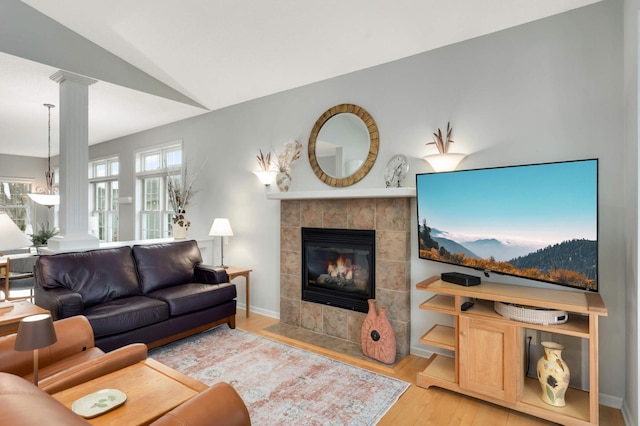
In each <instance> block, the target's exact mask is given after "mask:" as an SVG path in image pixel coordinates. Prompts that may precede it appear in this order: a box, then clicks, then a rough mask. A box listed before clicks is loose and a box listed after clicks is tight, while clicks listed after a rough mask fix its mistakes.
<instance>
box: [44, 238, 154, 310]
mask: <svg viewBox="0 0 640 426" xmlns="http://www.w3.org/2000/svg"><path fill="white" fill-rule="evenodd" d="M36 270H37V273H38V275H39V276H40V279H41V280H42V281H41V282H42V285H43V286H44V287H47V288H55V287H65V288H68V289H70V290H72V291H75V292H77V293H80V294H81V295H82V300H83V304H84V306H85V307H89V306H93V305H96V304H99V303H104V302H109V301H111V300H114V299H119V298H122V297H130V296H138V295H141V294H142V292H141V290H140V287H139V286H138V277H137V276H136V269H135V265H134V263H133V258H132V257H131V248H130V247H119V248H112V249H100V250H89V251H84V252H77V253H61V254H54V255H50V256H40V257H39V258H38V260H37V262H36Z"/></svg>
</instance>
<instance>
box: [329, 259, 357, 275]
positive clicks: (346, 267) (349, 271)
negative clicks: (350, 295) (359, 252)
mask: <svg viewBox="0 0 640 426" xmlns="http://www.w3.org/2000/svg"><path fill="white" fill-rule="evenodd" d="M327 273H328V274H329V275H330V276H331V277H334V278H343V279H345V280H350V279H353V267H352V265H351V259H346V260H345V259H343V258H342V256H340V257H339V258H338V259H337V260H336V263H330V264H329V266H328V267H327Z"/></svg>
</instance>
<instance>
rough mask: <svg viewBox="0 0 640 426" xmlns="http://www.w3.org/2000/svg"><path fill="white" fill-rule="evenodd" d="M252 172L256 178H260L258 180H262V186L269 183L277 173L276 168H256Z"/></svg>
mask: <svg viewBox="0 0 640 426" xmlns="http://www.w3.org/2000/svg"><path fill="white" fill-rule="evenodd" d="M253 173H254V174H255V175H256V176H258V179H260V182H262V184H263V185H264V186H269V185H271V182H273V178H274V177H276V175H277V174H278V172H277V171H276V170H258V171H255V172H253Z"/></svg>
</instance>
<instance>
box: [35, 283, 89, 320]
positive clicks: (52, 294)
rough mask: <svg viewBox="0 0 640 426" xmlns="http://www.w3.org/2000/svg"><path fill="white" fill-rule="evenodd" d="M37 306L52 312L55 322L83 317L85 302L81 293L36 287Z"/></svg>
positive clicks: (63, 289)
mask: <svg viewBox="0 0 640 426" xmlns="http://www.w3.org/2000/svg"><path fill="white" fill-rule="evenodd" d="M34 294H35V302H36V305H38V306H40V307H41V308H44V309H47V310H48V311H49V312H51V317H52V318H53V320H54V321H55V320H59V319H62V318H67V317H72V316H75V315H82V310H83V301H82V296H81V295H80V293H76V292H74V291H72V290H69V289H68V288H64V287H56V288H44V287H40V286H38V285H36V288H35V291H34Z"/></svg>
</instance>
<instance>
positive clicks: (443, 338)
mask: <svg viewBox="0 0 640 426" xmlns="http://www.w3.org/2000/svg"><path fill="white" fill-rule="evenodd" d="M416 288H417V289H418V290H424V291H428V292H431V293H434V295H433V296H432V297H430V298H429V299H428V300H426V301H425V302H423V303H422V304H420V309H423V310H428V311H434V312H439V313H444V314H448V315H451V316H453V323H454V326H453V327H450V326H445V325H440V324H437V325H435V326H433V327H432V328H431V329H430V330H429V331H427V332H426V333H425V334H424V335H423V336H422V337H421V338H420V343H422V344H425V345H429V346H433V347H437V348H441V349H446V350H448V351H451V352H452V353H453V357H448V356H443V355H440V354H434V355H432V356H431V358H429V363H428V364H427V366H426V367H425V368H424V370H423V371H421V372H419V373H418V375H417V378H416V383H417V385H418V386H421V387H424V388H428V387H430V386H438V387H442V388H445V389H449V390H451V391H454V392H459V393H463V394H466V395H469V396H472V397H474V398H479V399H483V400H485V401H488V402H491V403H494V404H498V405H502V406H504V407H508V408H511V409H514V410H517V411H521V412H523V413H527V414H530V415H533V416H537V417H540V418H544V419H546V420H550V421H552V422H557V423H561V424H572V425H574V424H575V425H597V424H598V421H599V419H598V318H599V317H600V316H606V315H607V309H606V307H605V305H604V303H603V302H602V298H601V297H600V295H599V294H596V293H584V292H573V291H562V290H548V289H539V288H531V287H523V286H512V285H507V284H497V283H482V284H481V285H478V286H473V287H464V286H459V285H456V284H452V283H448V282H444V281H442V280H440V278H439V277H431V278H429V279H426V280H424V281H422V282H420V283H418V284H416ZM467 300H473V301H474V305H473V307H472V308H471V309H469V310H467V311H462V310H461V309H460V306H461V305H462V303H463V302H465V301H467ZM496 301H498V302H504V303H516V304H519V305H527V306H533V307H538V308H551V309H557V310H563V311H567V312H568V313H569V319H568V321H567V322H566V323H565V324H558V325H540V324H529V323H524V322H520V321H515V320H511V319H508V318H505V317H503V316H502V315H500V314H498V313H497V312H495V310H494V302H496ZM525 329H534V330H541V331H546V332H550V333H554V334H560V335H568V336H574V337H578V338H582V339H586V340H587V341H588V347H589V354H588V359H589V383H590V389H589V390H588V391H583V390H579V389H574V388H569V389H568V390H567V395H566V401H567V405H566V406H565V407H553V406H551V405H547V404H545V403H544V402H543V401H542V399H541V398H540V384H539V383H538V381H537V380H536V379H531V378H529V377H526V375H525V366H524V361H523V360H524V358H525V357H524V353H525V352H524V351H525V348H524V346H525V338H524V330H525ZM487 365H489V366H490V367H489V368H491V370H487Z"/></svg>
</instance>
